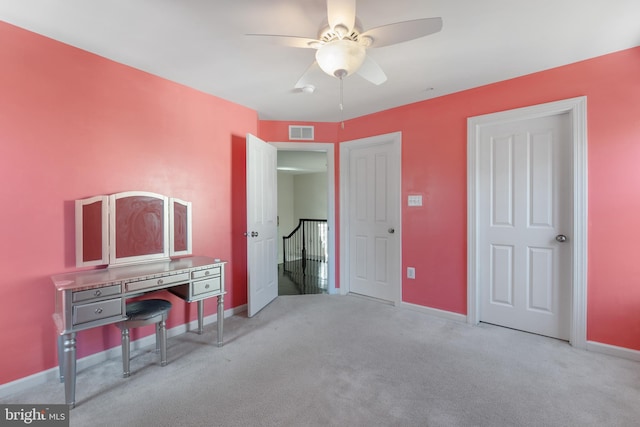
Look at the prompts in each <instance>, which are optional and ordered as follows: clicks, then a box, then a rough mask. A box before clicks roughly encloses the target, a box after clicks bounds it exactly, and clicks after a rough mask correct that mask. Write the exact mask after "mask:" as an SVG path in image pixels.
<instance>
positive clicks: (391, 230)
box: [387, 227, 396, 234]
mask: <svg viewBox="0 0 640 427" xmlns="http://www.w3.org/2000/svg"><path fill="white" fill-rule="evenodd" d="M387 231H388V232H389V234H393V233H395V232H396V230H395V228H393V227H392V228H389V229H388V230H387Z"/></svg>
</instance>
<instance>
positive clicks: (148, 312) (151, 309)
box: [127, 299, 171, 320]
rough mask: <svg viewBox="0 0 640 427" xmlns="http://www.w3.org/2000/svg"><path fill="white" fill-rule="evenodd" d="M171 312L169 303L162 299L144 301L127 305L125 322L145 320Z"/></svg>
mask: <svg viewBox="0 0 640 427" xmlns="http://www.w3.org/2000/svg"><path fill="white" fill-rule="evenodd" d="M169 310H171V303H170V302H169V301H165V300H163V299H145V300H141V301H134V302H130V303H127V320H146V319H151V318H152V317H156V316H159V315H161V314H163V313H166V312H167V311H169Z"/></svg>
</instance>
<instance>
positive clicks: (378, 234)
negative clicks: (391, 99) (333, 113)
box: [348, 143, 400, 302]
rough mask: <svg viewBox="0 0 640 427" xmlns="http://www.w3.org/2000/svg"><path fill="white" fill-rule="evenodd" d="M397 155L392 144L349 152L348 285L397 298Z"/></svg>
mask: <svg viewBox="0 0 640 427" xmlns="http://www.w3.org/2000/svg"><path fill="white" fill-rule="evenodd" d="M399 174H400V172H399V159H398V158H397V153H396V151H395V150H394V149H393V146H392V144H391V143H384V144H377V145H372V146H363V147H362V148H353V149H351V150H350V155H349V193H348V194H349V195H348V198H349V201H348V205H349V211H348V214H349V251H350V253H349V290H350V291H351V292H353V293H357V294H362V295H367V296H370V297H374V298H379V299H383V300H387V301H393V302H395V301H396V300H397V299H398V289H399V286H400V284H399V280H400V275H399V274H398V271H399V258H400V257H399V254H400V238H399V230H398V232H396V228H398V224H399V214H398V211H399V206H398V205H399V200H400V197H399V194H398V193H399V188H400V186H399Z"/></svg>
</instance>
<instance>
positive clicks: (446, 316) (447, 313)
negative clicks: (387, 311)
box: [400, 301, 467, 323]
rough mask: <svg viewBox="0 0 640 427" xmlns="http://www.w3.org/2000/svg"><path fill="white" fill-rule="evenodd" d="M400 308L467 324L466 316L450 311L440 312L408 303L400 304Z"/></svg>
mask: <svg viewBox="0 0 640 427" xmlns="http://www.w3.org/2000/svg"><path fill="white" fill-rule="evenodd" d="M400 307H402V308H407V309H409V310H414V311H419V312H421V313H426V314H430V315H432V316H436V317H441V318H443V319H448V320H453V321H456V322H463V323H466V322H467V316H465V315H464V314H459V313H454V312H452V311H445V310H440V309H437V308H431V307H425V306H423V305H418V304H411V303H409V302H404V301H403V302H401V303H400Z"/></svg>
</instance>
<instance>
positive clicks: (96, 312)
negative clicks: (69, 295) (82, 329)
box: [73, 298, 122, 325]
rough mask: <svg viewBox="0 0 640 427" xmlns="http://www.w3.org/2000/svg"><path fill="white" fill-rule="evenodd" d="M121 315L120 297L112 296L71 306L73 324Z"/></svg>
mask: <svg viewBox="0 0 640 427" xmlns="http://www.w3.org/2000/svg"><path fill="white" fill-rule="evenodd" d="M121 315H122V298H113V299H110V300H106V301H98V302H92V303H88V304H78V305H75V306H74V307H73V324H74V325H79V324H81V323H87V322H93V321H94V320H100V319H106V318H108V317H113V316H121Z"/></svg>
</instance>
